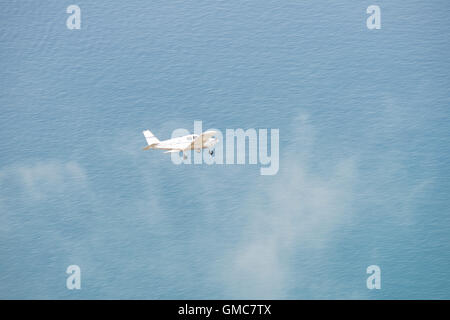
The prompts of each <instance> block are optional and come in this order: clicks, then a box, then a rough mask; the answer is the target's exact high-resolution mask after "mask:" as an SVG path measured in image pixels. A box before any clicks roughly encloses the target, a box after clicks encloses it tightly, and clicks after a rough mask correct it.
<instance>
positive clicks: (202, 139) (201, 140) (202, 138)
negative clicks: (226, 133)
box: [190, 131, 216, 149]
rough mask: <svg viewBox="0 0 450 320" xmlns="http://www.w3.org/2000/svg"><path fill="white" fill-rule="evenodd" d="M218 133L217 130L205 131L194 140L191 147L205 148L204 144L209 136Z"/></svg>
mask: <svg viewBox="0 0 450 320" xmlns="http://www.w3.org/2000/svg"><path fill="white" fill-rule="evenodd" d="M215 134H216V132H215V131H205V132H203V133H202V134H201V135H199V136H198V137H197V138H196V139H195V140H194V141H192V143H191V145H190V147H191V149H197V148H203V145H204V144H205V142H206V141H208V139H209V138H211V137H212V136H214V135H215Z"/></svg>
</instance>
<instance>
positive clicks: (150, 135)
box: [142, 130, 159, 150]
mask: <svg viewBox="0 0 450 320" xmlns="http://www.w3.org/2000/svg"><path fill="white" fill-rule="evenodd" d="M142 133H143V134H144V137H145V140H147V144H148V146H146V147H145V148H144V150H148V149H150V148H151V147H152V146H154V145H156V144H158V143H159V139H158V138H157V137H155V135H154V134H153V133H152V132H151V131H150V130H144V131H142Z"/></svg>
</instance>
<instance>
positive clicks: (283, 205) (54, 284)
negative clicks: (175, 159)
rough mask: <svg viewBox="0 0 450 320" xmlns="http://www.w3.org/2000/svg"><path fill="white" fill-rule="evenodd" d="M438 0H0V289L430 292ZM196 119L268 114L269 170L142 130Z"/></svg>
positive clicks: (441, 71)
mask: <svg viewBox="0 0 450 320" xmlns="http://www.w3.org/2000/svg"><path fill="white" fill-rule="evenodd" d="M70 4H76V5H78V6H79V7H80V8H81V29H80V30H69V29H67V27H66V19H67V18H68V16H69V14H67V13H66V8H67V7H68V6H69V5H70ZM372 4H376V5H379V6H380V8H381V26H382V27H381V29H379V30H368V28H367V27H366V19H367V17H368V16H369V15H368V14H367V13H366V8H367V7H368V6H369V5H372ZM449 9H450V8H449V3H448V2H447V1H443V0H442V1H441V0H435V1H418V0H412V1H408V2H404V1H386V0H379V1H376V2H372V1H349V0H340V1H273V0H268V1H253V0H252V1H235V0H228V1H201V0H200V1H173V0H165V1H136V0H130V1H95V2H93V1H85V0H79V1H76V2H75V3H72V2H70V3H69V2H61V1H55V0H52V1H45V2H42V1H8V2H4V3H3V4H2V6H1V9H0V20H1V21H2V23H1V25H0V75H1V76H0V108H1V109H0V111H1V114H0V137H1V142H0V298H2V299H10V298H16V299H27V298H33V299H45V298H56V299H80V298H83V299H99V298H106V299H136V298H144V299H163V298H165V299H168V298H170V299H209V298H216V299H217V298H218V299H223V298H252V299H257V298H275V299H278V298H286V299H398V298H403V299H431V298H433V299H444V298H445V299H448V298H450V272H449V263H450V206H449V203H450V201H449V192H450V182H449V181H450V179H449V178H450V170H449V169H450V167H449V156H450V148H449V142H450V141H449V126H448V123H449V120H450V119H449V115H450V99H449V85H450V71H449V70H450V58H449V54H448V51H449V49H450V43H449V39H450V37H449V30H450V28H449V27H450V22H449V19H448V16H449V15H448V13H449ZM195 120H201V121H203V126H204V129H206V128H218V129H220V130H223V131H225V129H226V128H232V129H235V128H243V129H248V128H269V129H270V128H278V129H279V130H280V169H279V172H278V174H276V175H274V176H262V175H260V171H259V166H258V165H249V164H247V165H212V166H209V165H206V164H202V165H180V166H177V165H174V164H173V163H172V162H171V161H170V156H168V155H166V154H163V153H162V152H158V151H147V152H144V151H142V147H143V146H145V140H144V137H143V135H142V130H144V129H150V130H152V132H153V133H155V134H156V136H158V137H159V138H160V139H165V138H169V137H170V135H171V133H172V131H173V130H174V129H176V128H186V129H188V130H193V123H194V121H195ZM69 265H78V266H79V267H80V268H81V290H68V289H67V288H66V279H67V277H68V274H66V269H67V267H68V266H69ZM370 265H378V266H379V267H380V269H381V289H380V290H376V289H375V290H369V289H368V288H367V286H366V279H367V277H368V276H369V275H368V274H367V273H366V268H367V267H368V266H370Z"/></svg>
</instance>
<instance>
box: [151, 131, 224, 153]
mask: <svg viewBox="0 0 450 320" xmlns="http://www.w3.org/2000/svg"><path fill="white" fill-rule="evenodd" d="M142 133H143V134H144V137H145V140H147V144H148V145H147V146H146V147H144V148H143V150H150V149H159V150H167V151H166V152H164V153H171V152H181V153H183V159H187V155H186V154H185V152H186V151H189V150H195V151H196V152H200V151H201V150H202V149H206V148H208V149H209V150H208V152H209V154H210V156H211V157H213V156H214V146H215V145H216V143H217V142H219V139H218V138H216V135H217V131H214V130H208V131H205V132H203V133H202V134H201V135H198V134H189V135H187V136H182V137H177V138H173V139H168V140H164V141H159V139H158V138H156V137H155V135H154V134H153V133H152V132H151V131H150V130H144V131H142Z"/></svg>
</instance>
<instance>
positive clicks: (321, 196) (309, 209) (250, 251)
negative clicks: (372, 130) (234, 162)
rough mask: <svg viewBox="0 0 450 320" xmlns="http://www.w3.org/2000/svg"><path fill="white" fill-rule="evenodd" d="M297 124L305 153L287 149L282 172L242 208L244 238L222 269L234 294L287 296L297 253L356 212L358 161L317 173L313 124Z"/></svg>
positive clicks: (324, 238) (324, 241)
mask: <svg viewBox="0 0 450 320" xmlns="http://www.w3.org/2000/svg"><path fill="white" fill-rule="evenodd" d="M298 122H299V126H298V127H299V128H300V129H299V130H300V131H301V133H299V132H297V133H295V134H294V135H293V136H298V137H301V138H300V139H302V141H301V142H299V141H297V142H296V143H297V144H300V145H298V146H297V147H299V148H300V149H301V150H303V152H302V153H301V155H300V156H298V154H297V153H295V152H294V153H293V152H291V150H290V151H289V153H285V154H284V157H283V158H281V169H282V170H280V174H279V176H277V177H275V178H274V179H275V181H274V182H273V183H267V187H262V188H261V187H259V188H258V191H257V192H255V193H254V194H250V196H249V198H248V199H247V206H246V208H245V210H243V211H242V212H243V214H248V223H247V225H246V226H245V227H244V228H243V235H242V240H241V242H240V243H239V245H238V246H237V247H236V248H235V250H234V251H231V252H229V253H228V256H227V259H224V260H225V261H228V262H227V263H226V265H224V266H222V267H221V268H222V275H223V277H224V278H223V280H224V283H225V287H226V295H227V296H229V297H233V298H252V299H254V298H283V297H288V296H289V291H290V290H292V283H295V282H298V280H299V279H295V280H297V281H294V279H291V274H292V271H293V270H292V269H291V268H292V264H291V263H290V261H292V258H293V255H294V254H295V253H296V252H299V251H301V250H307V249H308V248H316V249H317V248H320V247H322V246H324V245H326V244H327V242H329V241H330V240H332V239H333V231H334V230H335V229H336V227H337V226H338V225H339V224H340V223H342V222H343V221H346V220H347V219H348V218H349V216H350V215H351V201H352V188H353V185H354V181H355V175H356V169H355V163H354V161H353V159H351V158H348V159H343V160H342V161H339V162H338V163H336V165H335V167H334V168H330V170H329V171H328V175H327V176H320V175H318V174H316V173H313V172H312V170H310V169H309V166H310V165H311V163H310V161H311V159H310V157H309V153H308V150H309V151H312V150H311V148H314V136H315V134H314V128H312V127H311V126H310V125H308V124H307V117H305V116H301V117H299V119H298ZM268 182H269V181H268ZM261 190H264V191H263V192H261ZM305 258H306V259H307V257H305Z"/></svg>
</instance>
